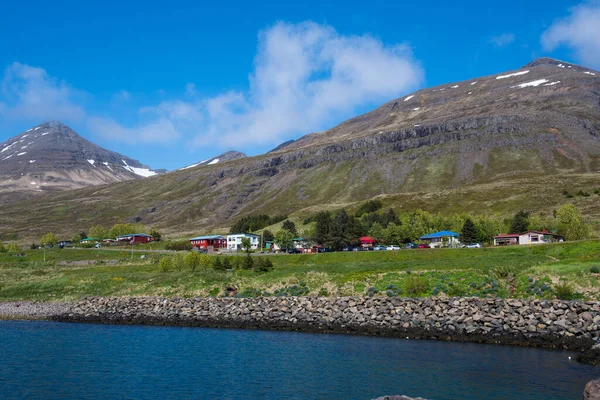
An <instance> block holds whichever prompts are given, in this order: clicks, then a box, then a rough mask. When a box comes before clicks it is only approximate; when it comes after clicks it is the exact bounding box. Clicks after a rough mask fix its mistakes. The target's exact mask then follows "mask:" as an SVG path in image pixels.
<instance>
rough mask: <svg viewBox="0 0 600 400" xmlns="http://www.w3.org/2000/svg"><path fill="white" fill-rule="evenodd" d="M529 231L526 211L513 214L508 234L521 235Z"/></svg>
mask: <svg viewBox="0 0 600 400" xmlns="http://www.w3.org/2000/svg"><path fill="white" fill-rule="evenodd" d="M528 229H529V213H528V212H526V211H523V210H521V211H519V212H518V213H516V214H515V216H514V217H513V219H512V223H511V224H510V230H509V233H523V232H527V230H528Z"/></svg>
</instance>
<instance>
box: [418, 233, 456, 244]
mask: <svg viewBox="0 0 600 400" xmlns="http://www.w3.org/2000/svg"><path fill="white" fill-rule="evenodd" d="M459 238H460V234H458V233H456V232H452V231H440V232H435V233H430V234H428V235H424V236H421V237H420V238H419V239H421V240H422V241H424V242H426V243H427V244H429V246H431V247H458V246H459V245H460V240H459Z"/></svg>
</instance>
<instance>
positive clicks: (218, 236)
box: [189, 235, 226, 240]
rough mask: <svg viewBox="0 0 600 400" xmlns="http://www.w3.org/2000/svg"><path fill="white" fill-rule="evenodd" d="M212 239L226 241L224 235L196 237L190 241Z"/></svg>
mask: <svg viewBox="0 0 600 400" xmlns="http://www.w3.org/2000/svg"><path fill="white" fill-rule="evenodd" d="M210 239H222V240H225V239H226V238H225V236H222V235H206V236H196V237H193V238H191V239H189V240H210Z"/></svg>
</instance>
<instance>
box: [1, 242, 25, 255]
mask: <svg viewBox="0 0 600 400" xmlns="http://www.w3.org/2000/svg"><path fill="white" fill-rule="evenodd" d="M5 249H6V251H8V252H9V253H18V252H20V251H21V246H19V245H18V244H16V243H9V244H7V245H6V246H5Z"/></svg>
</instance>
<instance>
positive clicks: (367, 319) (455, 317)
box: [54, 297, 600, 365]
mask: <svg viewBox="0 0 600 400" xmlns="http://www.w3.org/2000/svg"><path fill="white" fill-rule="evenodd" d="M54 319H57V320H60V321H71V322H97V323H114V324H150V325H175V326H205V327H230V328H250V329H279V330H296V331H310V332H329V333H351V334H365V335H379V336H391V337H409V338H416V339H438V340H452V341H468V342H481V343H497V344H509V345H518V346H541V347H551V348H564V349H570V350H574V351H581V353H580V355H579V357H578V359H579V360H581V361H582V362H586V363H591V364H596V365H600V345H598V343H600V303H596V302H574V301H560V300H548V301H540V300H528V301H523V300H514V299H481V298H424V299H399V298H382V297H373V298H359V297H342V298H322V297H275V298H273V297H270V298H254V299H238V298H190V299H173V298H168V299H167V298H156V297H140V298H87V299H83V300H81V301H79V302H76V303H73V304H72V305H71V307H70V308H69V309H68V311H66V312H64V313H61V314H59V315H57V316H55V317H54Z"/></svg>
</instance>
